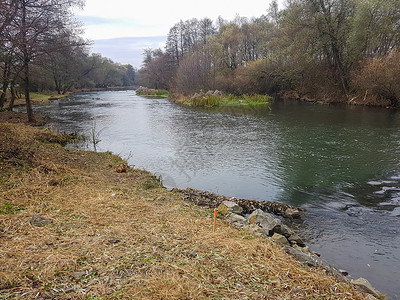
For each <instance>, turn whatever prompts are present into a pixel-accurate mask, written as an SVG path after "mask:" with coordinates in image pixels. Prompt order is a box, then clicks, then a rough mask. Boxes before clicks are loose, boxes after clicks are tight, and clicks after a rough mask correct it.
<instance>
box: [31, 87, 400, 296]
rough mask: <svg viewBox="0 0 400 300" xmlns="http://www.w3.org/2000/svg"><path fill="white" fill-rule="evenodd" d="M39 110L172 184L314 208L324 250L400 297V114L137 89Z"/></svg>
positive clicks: (316, 237) (310, 234) (311, 236)
mask: <svg viewBox="0 0 400 300" xmlns="http://www.w3.org/2000/svg"><path fill="white" fill-rule="evenodd" d="M38 109H39V110H40V111H42V112H45V113H48V114H49V115H51V116H52V117H53V124H54V127H57V128H58V129H59V130H61V131H70V132H79V133H86V134H87V135H90V133H91V131H92V130H93V129H95V130H96V131H97V132H101V133H100V137H99V138H100V140H101V142H100V143H99V144H98V146H97V148H98V149H100V150H101V151H108V150H110V151H113V152H115V153H117V154H120V155H121V156H122V157H130V163H131V164H134V165H136V166H137V167H143V168H145V169H147V170H149V171H152V172H154V173H157V174H158V175H162V178H163V182H164V185H166V186H168V187H175V186H179V187H193V188H199V189H204V190H209V191H213V192H217V193H221V194H224V195H227V196H233V197H241V198H249V199H257V200H261V201H262V200H273V201H280V202H285V203H289V204H292V205H297V206H302V207H305V208H307V210H308V213H307V215H306V216H305V218H304V220H303V221H302V222H301V223H299V224H296V226H299V227H300V228H303V229H304V230H305V231H304V235H305V238H306V239H307V240H308V243H309V244H310V245H311V246H312V248H313V249H314V250H316V251H318V252H320V253H321V254H322V256H323V257H324V258H326V259H327V260H328V261H330V262H332V263H333V264H334V265H335V266H337V267H338V268H344V269H347V270H348V271H349V272H350V273H351V274H352V275H353V276H354V277H358V276H362V277H365V278H367V279H368V280H370V281H371V282H372V283H373V284H374V285H375V286H376V287H377V288H378V289H380V290H382V291H383V292H385V293H388V294H389V295H390V296H391V297H392V298H393V299H397V298H398V297H399V296H398V295H399V294H400V292H399V288H398V287H397V278H400V273H399V270H400V261H399V259H400V250H399V248H398V245H400V238H399V234H398V233H399V228H400V227H399V225H400V217H399V215H400V204H399V202H400V162H399V159H398V158H399V157H400V156H399V155H400V129H399V128H400V127H399V125H400V114H399V113H395V112H391V111H386V110H379V109H369V108H352V109H349V108H343V107H337V106H325V105H309V104H299V103H283V102H278V103H275V104H274V105H273V107H272V109H271V110H270V109H269V108H268V107H239V108H235V107H224V108H221V109H192V108H186V107H181V106H178V105H175V104H171V103H170V102H168V100H165V99H145V98H141V97H137V96H136V95H135V93H134V92H133V91H123V92H98V93H87V94H76V95H74V96H72V97H70V98H69V99H64V100H60V101H57V102H55V103H54V104H52V105H51V106H47V107H41V108H38ZM88 146H89V147H90V145H88Z"/></svg>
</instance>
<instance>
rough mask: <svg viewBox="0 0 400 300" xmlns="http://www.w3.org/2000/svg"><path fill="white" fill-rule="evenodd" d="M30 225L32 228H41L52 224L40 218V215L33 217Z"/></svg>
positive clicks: (48, 220) (50, 221)
mask: <svg viewBox="0 0 400 300" xmlns="http://www.w3.org/2000/svg"><path fill="white" fill-rule="evenodd" d="M30 223H31V225H32V226H36V227H43V226H46V225H48V224H51V223H53V221H52V220H50V219H47V218H45V217H42V216H40V215H34V216H33V217H32V219H31V221H30Z"/></svg>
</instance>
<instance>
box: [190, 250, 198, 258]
mask: <svg viewBox="0 0 400 300" xmlns="http://www.w3.org/2000/svg"><path fill="white" fill-rule="evenodd" d="M188 256H189V257H190V258H196V257H197V256H198V254H197V253H196V252H194V251H192V252H190V253H189V254H188Z"/></svg>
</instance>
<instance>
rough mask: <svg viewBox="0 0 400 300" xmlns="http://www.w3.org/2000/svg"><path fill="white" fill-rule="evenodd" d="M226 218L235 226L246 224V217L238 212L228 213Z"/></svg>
mask: <svg viewBox="0 0 400 300" xmlns="http://www.w3.org/2000/svg"><path fill="white" fill-rule="evenodd" d="M226 218H227V219H228V220H229V221H230V222H231V223H232V224H233V225H235V226H237V227H243V226H244V225H245V224H246V218H245V217H243V216H241V215H238V214H229V215H227V216H226Z"/></svg>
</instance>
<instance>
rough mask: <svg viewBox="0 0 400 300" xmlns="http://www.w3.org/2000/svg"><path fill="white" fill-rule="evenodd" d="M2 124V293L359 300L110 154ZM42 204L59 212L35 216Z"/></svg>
mask: <svg viewBox="0 0 400 300" xmlns="http://www.w3.org/2000/svg"><path fill="white" fill-rule="evenodd" d="M54 135H55V134H54V133H53V132H50V131H44V130H40V129H36V128H31V127H27V126H23V125H15V124H0V168H1V174H2V175H1V177H0V205H4V204H5V203H7V205H12V206H13V207H18V208H23V210H17V211H14V212H12V213H8V214H0V299H2V298H4V299H8V298H17V299H32V298H35V297H36V298H43V299H47V298H58V299H88V298H89V299H364V296H363V295H362V294H360V293H359V292H358V291H356V290H354V289H353V287H352V286H350V285H348V284H347V283H342V282H338V281H337V280H336V279H335V278H333V277H330V276H328V275H326V274H325V271H324V270H321V269H315V268H309V267H307V266H304V265H302V264H301V263H299V262H297V261H296V260H294V259H293V258H292V257H290V256H288V255H287V254H286V253H285V252H284V251H283V250H282V248H281V247H280V246H278V245H275V244H274V243H272V242H270V241H269V240H267V239H264V238H255V237H254V236H252V235H248V234H245V233H244V232H241V231H238V230H236V229H233V228H231V227H229V226H228V225H227V224H226V223H225V221H223V220H218V229H217V232H216V233H212V231H211V228H212V221H211V216H212V211H210V210H207V209H203V208H199V207H196V206H194V205H189V204H187V203H184V202H183V201H181V199H179V196H178V195H176V194H174V193H172V192H169V191H167V190H165V189H164V188H162V187H161V186H160V184H159V183H158V181H157V180H156V179H155V178H154V177H153V176H151V174H149V173H147V172H145V171H141V170H137V169H129V170H128V172H127V173H121V174H119V173H117V172H115V170H116V168H117V166H118V165H119V164H121V163H123V162H122V160H121V159H120V158H119V157H117V156H114V155H111V154H109V153H95V152H84V151H78V150H72V149H65V148H62V147H60V146H59V145H58V144H57V143H49V142H48V141H53V142H54V141H55V139H54ZM35 214H39V215H42V216H44V217H46V218H48V219H51V220H52V221H53V222H52V223H51V224H49V225H47V226H45V227H34V226H32V225H31V224H30V219H31V217H32V216H33V215H35Z"/></svg>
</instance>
